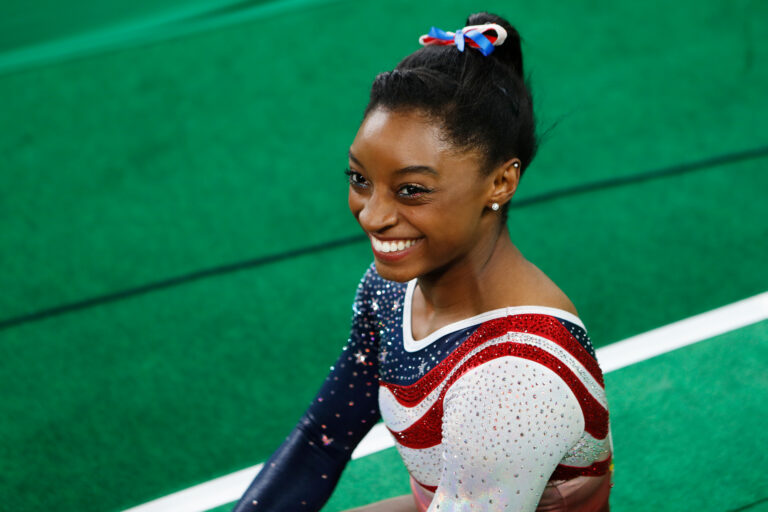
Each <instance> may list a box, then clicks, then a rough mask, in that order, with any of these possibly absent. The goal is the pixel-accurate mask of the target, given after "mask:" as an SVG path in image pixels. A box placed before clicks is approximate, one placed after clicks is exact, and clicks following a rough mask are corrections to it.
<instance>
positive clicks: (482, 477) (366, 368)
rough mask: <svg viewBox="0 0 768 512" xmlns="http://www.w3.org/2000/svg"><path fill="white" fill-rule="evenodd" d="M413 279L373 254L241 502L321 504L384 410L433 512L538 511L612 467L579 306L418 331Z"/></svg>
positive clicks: (512, 312) (276, 506)
mask: <svg viewBox="0 0 768 512" xmlns="http://www.w3.org/2000/svg"><path fill="white" fill-rule="evenodd" d="M415 285H416V280H413V281H410V282H408V283H397V282H392V281H387V280H385V279H383V278H381V277H380V276H379V275H378V274H377V273H376V270H375V266H374V265H373V264H371V266H370V267H369V268H368V270H367V271H366V273H365V275H364V276H363V278H362V280H361V281H360V284H359V286H358V289H357V294H356V297H355V302H354V306H353V312H354V316H353V321H352V329H351V334H350V338H349V340H348V342H347V345H346V346H345V347H344V349H343V351H342V353H341V355H340V357H339V358H338V360H337V362H336V364H335V365H334V366H332V367H331V372H330V374H329V375H328V377H327V378H326V380H325V382H324V384H323V386H322V388H321V389H320V391H319V392H318V394H317V396H316V397H315V399H314V400H313V402H312V404H311V405H310V407H309V408H308V409H307V411H306V413H305V414H304V416H303V417H302V418H301V420H300V421H299V423H298V425H297V426H296V428H295V429H294V430H293V431H292V433H291V434H290V436H289V437H288V438H287V439H286V441H285V442H284V443H283V444H282V445H281V446H280V448H279V449H278V450H277V451H276V452H275V453H274V454H273V455H272V457H271V458H270V459H269V460H268V461H267V462H266V463H265V464H264V468H263V470H262V471H261V473H260V474H259V475H258V476H257V477H256V478H255V479H254V481H253V483H252V484H251V486H250V487H249V488H248V490H247V491H246V493H245V494H244V495H243V497H242V498H241V500H240V502H239V503H238V505H237V507H236V508H235V511H236V512H243V511H269V512H282V511H297V510H311V511H318V510H320V509H321V508H322V506H323V504H324V503H325V502H326V500H327V499H328V497H329V496H330V494H331V492H332V491H333V488H334V486H335V485H336V482H337V480H338V478H339V476H340V474H341V471H342V469H343V468H344V466H345V465H346V463H347V461H348V460H349V458H350V455H351V453H352V450H353V449H354V448H355V446H356V445H357V444H358V442H359V441H360V440H361V439H362V437H363V436H364V435H365V434H366V433H367V432H368V431H369V430H370V428H371V427H372V426H373V425H374V424H375V423H376V422H377V421H378V420H379V418H383V420H384V422H385V424H386V426H387V428H388V429H389V430H390V432H392V434H393V435H394V438H395V441H396V447H397V449H398V451H399V453H400V455H401V457H402V459H403V462H404V463H405V466H406V467H407V469H408V471H409V473H410V475H411V481H412V487H413V489H414V494H415V495H417V502H418V501H419V499H421V500H422V503H423V504H422V505H421V507H422V508H426V507H427V506H429V511H430V512H432V511H435V510H439V511H460V510H461V511H463V510H470V509H471V510H477V511H496V510H514V511H528V510H536V509H537V505H539V507H542V505H541V503H543V501H544V498H542V495H543V494H544V496H545V498H546V496H547V492H546V491H548V490H552V489H554V487H553V484H557V483H559V482H563V481H570V482H573V481H576V480H574V479H577V478H581V479H585V478H584V477H588V476H600V475H607V474H608V471H609V466H610V464H611V452H612V446H611V437H610V426H609V422H608V406H607V402H606V397H605V390H604V384H603V375H602V372H601V370H600V368H599V366H598V364H597V361H596V358H595V352H594V349H593V347H592V344H591V342H590V340H589V337H588V336H587V333H586V330H585V329H584V326H583V325H582V323H581V321H580V320H579V319H578V318H577V317H576V316H574V315H572V314H570V313H568V312H566V311H562V310H560V309H554V308H548V307H542V306H522V307H510V308H502V309H498V310H493V311H489V312H486V313H483V314H481V315H477V316H474V317H472V318H468V319H465V320H463V321H460V322H455V323H453V324H450V325H447V326H445V327H443V328H441V329H438V330H437V331H435V332H434V333H432V334H430V335H429V336H427V337H426V338H423V339H421V340H414V339H413V337H412V331H411V325H410V320H411V315H410V305H411V299H412V294H413V289H414V287H415ZM586 479H589V478H586ZM433 493H434V494H433ZM558 496H559V495H558ZM540 499H541V500H542V501H541V503H540ZM540 510H543V508H540ZM552 510H560V509H557V508H552Z"/></svg>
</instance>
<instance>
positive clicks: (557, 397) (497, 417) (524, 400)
mask: <svg viewBox="0 0 768 512" xmlns="http://www.w3.org/2000/svg"><path fill="white" fill-rule="evenodd" d="M444 407H445V409H444V415H443V440H442V443H443V448H444V455H443V456H444V460H445V462H444V465H443V472H442V475H441V478H440V483H439V485H438V488H437V491H436V493H435V498H434V499H433V500H432V504H431V506H430V507H429V512H437V511H439V512H443V511H450V512H463V511H469V510H472V511H477V512H482V511H488V512H490V511H498V510H510V511H512V510H514V511H533V510H535V509H536V506H537V504H538V502H539V498H540V497H541V494H542V492H543V491H544V487H545V486H546V484H547V481H548V480H549V477H550V475H551V474H552V472H553V471H554V469H555V467H556V466H557V464H558V462H559V461H560V460H561V459H562V458H563V456H564V455H565V454H566V453H567V451H568V449H569V448H570V447H571V446H573V444H574V443H576V442H577V441H578V439H579V438H580V436H581V434H582V432H583V430H584V418H583V416H582V412H581V406H580V405H579V402H578V400H577V398H576V396H575V395H574V394H573V392H572V391H571V389H570V388H569V387H568V385H567V384H566V383H565V382H564V381H563V380H562V379H561V378H560V377H559V376H558V375H557V374H556V373H555V372H554V371H552V370H550V369H549V368H547V367H546V366H543V365H541V364H539V363H536V362H534V361H531V360H528V359H523V358H518V357H512V356H505V357H499V358H497V359H493V360H491V361H488V362H486V363H484V364H482V365H480V366H478V367H475V368H473V369H472V370H470V371H468V372H467V373H465V374H464V375H462V376H461V377H460V378H459V379H458V380H457V381H456V382H455V383H454V384H453V386H451V388H450V389H449V391H448V392H447V393H446V396H445V401H444Z"/></svg>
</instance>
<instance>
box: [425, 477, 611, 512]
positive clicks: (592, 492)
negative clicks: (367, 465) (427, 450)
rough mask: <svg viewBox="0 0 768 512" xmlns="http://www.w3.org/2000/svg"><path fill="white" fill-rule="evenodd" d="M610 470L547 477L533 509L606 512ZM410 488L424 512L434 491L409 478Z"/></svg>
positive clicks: (540, 511) (541, 510) (559, 511)
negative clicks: (562, 476)
mask: <svg viewBox="0 0 768 512" xmlns="http://www.w3.org/2000/svg"><path fill="white" fill-rule="evenodd" d="M612 474H613V473H612V472H611V471H609V472H608V473H606V474H605V475H603V476H579V477H576V478H572V479H570V480H550V481H549V482H548V483H547V486H546V487H545V488H544V492H543V493H542V495H541V499H540V500H539V506H538V507H536V512H609V508H608V496H609V495H610V493H611V487H613V484H612V483H611V480H612V478H611V476H612ZM411 491H412V492H413V499H414V501H415V502H416V508H417V509H418V511H419V512H426V510H427V509H428V508H429V504H430V503H431V502H432V497H433V496H434V493H432V492H430V491H428V490H427V489H425V488H423V487H422V486H421V485H419V484H418V483H417V482H416V481H415V480H414V479H413V478H411Z"/></svg>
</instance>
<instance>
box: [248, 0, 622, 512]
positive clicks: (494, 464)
mask: <svg viewBox="0 0 768 512" xmlns="http://www.w3.org/2000/svg"><path fill="white" fill-rule="evenodd" d="M419 41H420V43H421V44H422V45H423V47H422V48H420V49H418V50H417V51H415V52H414V53H412V54H411V55H409V56H407V57H406V58H405V59H403V60H402V61H401V62H400V63H399V64H398V65H397V67H396V68H395V69H394V70H393V71H390V72H386V73H382V74H380V75H378V76H377V77H376V79H375V81H374V83H373V86H372V89H371V95H370V102H369V104H368V106H367V108H366V109H365V112H364V116H363V121H362V123H361V125H360V128H359V130H358V132H357V135H356V136H355V139H354V141H353V142H352V145H351V147H350V149H349V169H348V170H347V174H348V176H349V207H350V210H351V211H352V214H353V215H354V216H355V219H357V221H358V223H359V224H360V226H361V227H362V229H363V230H364V231H365V233H366V234H367V235H368V237H369V238H370V241H371V248H372V250H373V258H374V259H373V263H372V264H371V265H370V266H369V268H368V269H367V271H366V272H365V274H364V276H363V278H362V279H361V281H360V284H359V286H358V289H357V293H356V297H355V302H354V305H353V313H354V314H353V319H352V329H351V334H350V337H349V340H348V341H347V344H346V346H345V347H344V348H343V350H342V353H341V356H340V357H339V359H338V360H337V362H336V364H335V365H334V366H332V367H331V372H330V374H329V375H328V377H327V379H326V381H325V383H324V384H323V386H322V387H321V389H320V391H319V392H318V394H317V396H316V397H315V399H314V401H313V402H312V404H311V405H310V407H309V408H308V409H307V411H306V413H305V414H304V415H303V416H302V418H301V420H300V421H299V423H298V424H297V426H296V427H295V428H294V430H293V431H292V432H291V434H290V435H289V437H288V438H287V439H286V441H285V442H284V443H283V444H282V445H281V446H280V447H279V448H278V450H277V451H276V452H275V453H274V454H273V455H272V457H271V458H270V459H269V460H268V461H267V462H266V463H265V464H264V467H263V469H262V470H261V472H260V473H259V475H258V476H257V477H256V478H255V479H254V481H253V483H252V484H251V485H250V487H249V488H248V489H247V490H246V492H245V494H244V495H243V497H242V498H241V499H240V501H239V503H238V504H237V506H236V508H235V511H236V512H245V511H248V512H259V511H267V512H283V511H285V512H296V511H303V510H306V511H319V510H320V509H321V508H322V506H323V504H324V503H325V502H326V500H327V499H328V497H329V496H330V494H331V492H332V491H333V488H334V487H335V485H336V483H337V481H338V479H339V476H340V475H341V472H342V469H343V468H344V466H345V465H346V463H347V462H348V461H349V459H350V455H351V453H352V450H353V449H354V448H355V446H356V445H357V444H358V443H359V441H360V440H361V439H362V438H363V436H364V435H365V434H366V433H367V432H368V431H369V430H370V429H371V427H373V425H374V424H375V423H376V422H377V421H378V420H379V419H383V420H384V423H385V424H386V427H387V428H388V429H389V431H390V432H391V434H392V435H393V437H394V440H395V445H396V447H397V450H398V451H399V453H400V455H401V457H402V459H403V462H404V463H405V466H406V468H407V470H408V473H409V474H410V481H411V488H412V493H411V494H408V495H405V496H400V497H396V498H391V499H388V500H384V501H381V502H377V503H374V504H371V505H367V506H364V507H361V508H357V509H355V511H356V512H363V511H365V512H424V511H427V510H428V511H429V512H452V511H454V512H458V511H470V510H471V511H496V510H507V511H533V510H539V511H543V510H550V511H581V512H587V511H589V512H593V511H594V512H596V511H607V510H608V495H609V493H610V488H611V485H612V484H611V475H612V464H611V460H612V443H611V437H610V427H609V422H608V405H607V401H606V396H605V388H604V383H603V374H602V371H601V370H600V367H599V366H598V363H597V359H596V356H595V351H594V349H593V347H592V344H591V342H590V339H589V337H588V335H587V332H586V329H585V327H584V325H583V324H582V322H581V320H580V319H579V317H578V313H577V312H576V309H575V308H574V306H573V304H572V303H571V301H570V300H569V299H568V297H566V295H565V294H564V293H563V292H562V291H561V290H560V289H559V288H558V287H557V286H556V285H555V284H554V283H553V282H552V281H551V280H550V279H549V278H548V277H547V276H546V275H545V274H544V273H543V272H542V271H541V270H539V269H538V268H537V267H536V266H535V265H534V264H533V263H531V262H530V261H528V260H527V259H526V258H525V257H524V256H523V255H522V254H521V252H520V251H519V250H518V249H517V248H516V247H515V245H514V243H513V242H512V240H511V239H510V234H509V230H508V227H507V222H506V219H507V208H508V205H509V201H510V199H511V198H512V196H513V195H514V193H515V190H516V189H517V186H518V183H519V181H520V178H521V176H522V175H523V173H524V171H525V169H526V168H527V167H528V165H529V164H530V163H531V160H532V158H533V156H534V154H535V152H536V137H535V134H534V117H533V107H532V100H531V95H530V93H529V91H528V89H527V86H526V84H525V82H524V79H523V60H522V54H521V49H520V37H519V35H518V33H517V31H516V30H515V29H514V28H513V27H512V26H511V25H510V24H509V23H508V22H507V21H506V20H504V19H503V18H500V17H498V16H495V15H491V14H488V13H478V14H474V15H471V16H470V17H469V19H468V20H467V22H466V26H465V27H463V28H462V29H460V30H457V31H456V32H455V33H452V32H443V31H442V30H440V29H437V28H434V27H433V28H432V30H431V31H430V32H429V34H426V35H424V36H422V37H421V38H420V39H419Z"/></svg>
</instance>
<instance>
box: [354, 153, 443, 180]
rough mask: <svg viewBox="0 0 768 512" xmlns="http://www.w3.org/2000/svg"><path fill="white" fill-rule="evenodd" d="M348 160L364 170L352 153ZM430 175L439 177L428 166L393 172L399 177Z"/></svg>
mask: <svg viewBox="0 0 768 512" xmlns="http://www.w3.org/2000/svg"><path fill="white" fill-rule="evenodd" d="M349 158H350V160H352V161H353V162H355V163H356V164H357V165H359V166H360V167H362V168H365V166H364V165H363V164H362V163H361V162H360V160H358V159H357V158H355V155H353V154H352V151H350V152H349ZM414 173H419V174H431V175H433V176H440V173H439V172H437V171H436V170H435V169H434V168H433V167H430V166H428V165H409V166H407V167H403V168H402V169H398V170H396V171H395V172H394V174H395V176H400V175H403V174H414Z"/></svg>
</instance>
